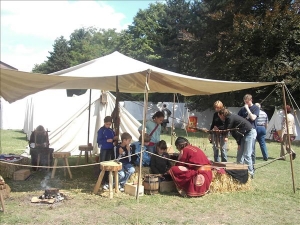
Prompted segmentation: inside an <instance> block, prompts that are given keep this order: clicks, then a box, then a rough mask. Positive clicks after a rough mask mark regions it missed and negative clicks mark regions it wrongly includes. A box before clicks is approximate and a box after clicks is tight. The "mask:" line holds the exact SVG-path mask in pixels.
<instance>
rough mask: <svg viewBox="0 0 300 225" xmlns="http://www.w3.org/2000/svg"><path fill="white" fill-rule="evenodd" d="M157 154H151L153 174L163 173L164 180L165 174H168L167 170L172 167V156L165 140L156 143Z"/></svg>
mask: <svg viewBox="0 0 300 225" xmlns="http://www.w3.org/2000/svg"><path fill="white" fill-rule="evenodd" d="M156 154H157V155H152V156H151V165H150V168H151V172H152V173H153V174H161V176H162V179H163V180H164V179H165V178H166V177H165V176H168V175H167V171H168V170H169V168H170V167H171V163H170V161H169V160H168V159H169V157H170V156H169V154H168V153H167V143H166V142H165V141H164V140H161V141H159V142H158V143H157V144H156Z"/></svg>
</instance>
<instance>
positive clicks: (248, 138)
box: [219, 108, 256, 178]
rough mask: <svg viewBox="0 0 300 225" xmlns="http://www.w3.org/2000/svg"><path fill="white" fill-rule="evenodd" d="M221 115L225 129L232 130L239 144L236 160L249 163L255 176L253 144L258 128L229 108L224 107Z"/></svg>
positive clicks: (249, 169)
mask: <svg viewBox="0 0 300 225" xmlns="http://www.w3.org/2000/svg"><path fill="white" fill-rule="evenodd" d="M219 117H220V119H221V120H222V121H224V122H225V123H224V130H227V129H228V130H230V132H231V135H232V137H234V139H235V140H236V142H237V144H238V150H237V156H236V162H237V163H238V164H247V165H248V171H249V174H250V175H251V177H252V178H253V176H254V168H253V163H252V157H251V155H252V146H253V142H254V143H255V139H256V130H255V129H254V128H253V127H252V125H251V123H250V122H249V121H248V120H246V119H244V118H243V117H241V116H239V115H235V114H232V113H231V112H229V110H228V109H226V108H223V109H221V110H220V111H219Z"/></svg>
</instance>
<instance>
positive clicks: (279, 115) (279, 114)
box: [266, 109, 300, 140]
mask: <svg viewBox="0 0 300 225" xmlns="http://www.w3.org/2000/svg"><path fill="white" fill-rule="evenodd" d="M283 116H284V111H283V110H282V109H280V110H277V109H275V110H274V113H273V116H272V118H271V120H270V121H269V125H268V128H267V135H266V139H271V140H272V139H273V133H272V132H273V131H274V130H276V131H279V133H280V132H281V127H282V125H281V123H282V120H283ZM294 116H295V124H296V128H297V133H298V136H297V137H296V139H295V140H300V125H299V118H300V111H299V110H296V115H294Z"/></svg>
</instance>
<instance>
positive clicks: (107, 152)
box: [97, 116, 118, 190]
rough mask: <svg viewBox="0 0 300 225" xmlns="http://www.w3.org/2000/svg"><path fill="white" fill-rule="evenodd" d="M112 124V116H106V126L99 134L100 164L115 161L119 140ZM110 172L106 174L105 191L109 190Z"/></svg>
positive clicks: (104, 180) (104, 179)
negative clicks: (114, 156)
mask: <svg viewBox="0 0 300 225" xmlns="http://www.w3.org/2000/svg"><path fill="white" fill-rule="evenodd" d="M111 123H112V118H111V116H106V117H105V118H104V125H103V126H102V127H101V128H100V129H99V130H98V133H97V143H98V147H99V148H100V162H103V161H109V160H112V159H113V154H114V144H113V142H114V140H118V136H116V135H115V132H114V131H113V130H112V129H111V128H110V126H111ZM108 173H109V172H108V171H106V172H105V174H104V177H103V182H104V184H103V189H104V190H107V189H108Z"/></svg>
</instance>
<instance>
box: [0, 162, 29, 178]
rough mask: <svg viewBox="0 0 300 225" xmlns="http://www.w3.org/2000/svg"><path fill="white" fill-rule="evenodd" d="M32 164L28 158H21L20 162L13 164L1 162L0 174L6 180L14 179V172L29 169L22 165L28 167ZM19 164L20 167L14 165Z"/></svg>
mask: <svg viewBox="0 0 300 225" xmlns="http://www.w3.org/2000/svg"><path fill="white" fill-rule="evenodd" d="M29 162H30V160H29V158H27V157H20V159H19V160H13V161H12V162H11V164H10V163H9V162H1V161H0V173H1V175H2V176H3V177H4V178H13V176H14V172H15V171H17V170H19V169H24V168H27V167H22V165H28V164H29ZM14 164H18V165H14Z"/></svg>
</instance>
